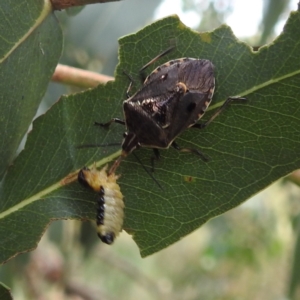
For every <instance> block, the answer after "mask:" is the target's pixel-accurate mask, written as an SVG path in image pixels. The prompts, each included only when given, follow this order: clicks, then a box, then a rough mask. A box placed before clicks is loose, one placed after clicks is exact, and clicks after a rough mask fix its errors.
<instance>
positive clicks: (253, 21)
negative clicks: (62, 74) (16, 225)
mask: <svg viewBox="0 0 300 300" xmlns="http://www.w3.org/2000/svg"><path fill="white" fill-rule="evenodd" d="M296 9H297V1H295V0H293V1H291V0H277V1H272V0H253V1H238V0H235V1H234V0H164V1H163V0H162V1H160V0H152V1H149V0H128V1H120V2H112V3H106V4H98V5H89V6H87V7H84V8H83V9H72V10H68V11H65V12H58V13H56V15H57V17H58V18H59V20H60V23H61V26H62V28H63V31H64V36H65V47H64V52H63V56H62V58H61V61H60V62H61V63H62V64H66V65H71V66H75V67H79V68H83V69H88V70H92V71H96V72H99V73H102V74H106V75H111V76H113V75H114V69H115V67H116V65H117V63H118V38H119V37H121V36H124V35H126V34H130V33H134V32H136V31H137V30H139V29H141V28H142V27H144V26H145V25H147V24H149V23H151V22H152V21H154V20H156V19H158V18H162V17H164V16H167V15H170V14H174V13H176V14H177V15H179V17H180V18H181V20H182V22H183V23H185V24H186V25H187V26H190V27H192V28H193V29H195V30H198V31H210V30H213V29H214V28H216V27H218V26H219V25H221V24H223V23H227V24H228V25H229V26H231V27H232V29H233V31H234V33H235V34H236V35H237V37H238V38H240V39H241V40H242V41H245V42H247V43H248V44H249V45H251V46H253V47H259V46H262V45H264V44H266V43H268V42H271V41H272V40H273V39H274V38H275V37H276V36H277V35H278V34H279V33H280V32H281V31H282V28H283V26H284V22H285V20H286V19H287V18H288V15H289V13H290V11H291V10H296ZM149 46H150V45H145V47H149ZM77 91H78V90H77V89H76V88H74V87H68V86H63V85H60V84H57V83H50V84H49V88H48V91H47V93H46V95H45V97H44V101H43V103H42V104H41V107H40V109H39V114H41V113H43V112H45V110H47V108H49V107H50V106H51V105H52V104H53V103H54V102H55V101H57V99H59V97H60V95H62V94H68V93H74V92H77ZM92 121H93V120H92ZM299 177H300V176H299ZM299 177H298V178H299ZM295 178H296V180H297V176H295ZM125 201H126V199H125ZM299 220H300V201H299V186H298V185H297V184H295V183H293V182H292V181H291V178H286V179H282V180H280V181H279V182H276V183H275V184H273V185H272V186H271V187H269V188H268V189H267V190H265V191H263V192H261V193H260V194H258V195H256V196H255V197H253V198H252V199H250V200H249V201H247V202H246V203H245V204H244V205H242V206H240V207H238V208H236V209H233V210H232V211H230V212H228V213H226V214H224V215H222V216H220V217H218V218H216V219H214V220H211V221H210V222H209V223H207V224H206V225H204V226H202V227H201V228H200V229H198V230H197V231H195V232H194V233H192V234H190V235H189V236H188V237H186V238H184V239H182V240H181V241H180V242H177V243H176V244H174V245H172V246H170V247H169V248H167V249H165V250H163V251H161V252H159V253H157V254H154V255H152V256H150V257H147V258H145V259H142V258H141V257H140V255H139V251H138V248H137V246H136V245H135V244H134V242H133V240H132V239H131V237H130V236H129V235H127V234H126V233H125V232H122V233H121V235H120V237H119V238H118V239H117V240H116V242H115V244H114V245H113V246H107V245H104V244H102V243H101V242H100V240H98V238H97V237H96V233H95V229H94V228H93V224H91V223H89V222H79V221H56V222H53V223H52V224H51V225H50V226H49V228H48V230H47V231H46V233H45V235H44V236H43V238H42V241H41V242H40V243H39V246H38V248H37V249H36V250H35V251H33V252H31V253H29V254H22V255H20V256H18V257H17V258H15V259H12V260H11V261H9V262H8V263H7V264H6V265H4V266H3V267H1V268H0V280H1V281H2V282H4V283H5V284H7V285H8V286H10V287H11V288H12V294H13V296H14V299H18V300H21V299H91V300H93V299H108V300H113V299H146V300H147V299H149V300H150V299H187V300H192V299H206V300H210V299H225V300H226V299H231V300H232V299H245V300H248V299H249V300H250V299H251V300H255V299H264V300H268V299H270V300H274V299H275V300H276V299H300V271H299V270H300V242H299V240H300V239H299V236H300V222H299Z"/></svg>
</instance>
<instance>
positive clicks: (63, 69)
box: [52, 64, 114, 88]
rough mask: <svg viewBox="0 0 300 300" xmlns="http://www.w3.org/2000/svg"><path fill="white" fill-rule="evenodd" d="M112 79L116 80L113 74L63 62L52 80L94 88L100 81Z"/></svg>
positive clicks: (58, 66)
mask: <svg viewBox="0 0 300 300" xmlns="http://www.w3.org/2000/svg"><path fill="white" fill-rule="evenodd" d="M111 80H114V78H113V77H111V76H107V75H101V74H98V73H95V72H91V71H86V70H82V69H78V68H73V67H69V66H65V65H61V64H58V65H57V67H56V69H55V71H54V74H53V75H52V81H55V82H60V83H64V84H69V85H74V86H77V87H81V88H93V87H96V86H97V85H98V84H99V83H106V82H107V81H111Z"/></svg>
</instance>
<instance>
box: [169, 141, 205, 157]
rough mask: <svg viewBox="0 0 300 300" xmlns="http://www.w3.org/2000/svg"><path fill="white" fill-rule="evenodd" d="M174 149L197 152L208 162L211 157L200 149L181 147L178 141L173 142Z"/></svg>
mask: <svg viewBox="0 0 300 300" xmlns="http://www.w3.org/2000/svg"><path fill="white" fill-rule="evenodd" d="M171 146H172V147H173V148H174V149H176V150H178V151H180V152H190V153H194V154H197V155H199V156H200V157H201V159H202V160H203V161H205V162H207V161H208V160H209V159H208V158H207V157H206V156H205V155H204V154H203V153H202V152H201V151H200V150H198V149H193V148H181V147H180V146H179V145H178V144H177V143H176V142H173V143H172V145H171Z"/></svg>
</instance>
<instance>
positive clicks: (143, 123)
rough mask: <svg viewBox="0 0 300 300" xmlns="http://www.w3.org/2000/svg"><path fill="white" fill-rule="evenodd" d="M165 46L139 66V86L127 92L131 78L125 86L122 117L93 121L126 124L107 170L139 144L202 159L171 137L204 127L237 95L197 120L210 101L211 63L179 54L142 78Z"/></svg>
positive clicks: (212, 84)
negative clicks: (118, 153)
mask: <svg viewBox="0 0 300 300" xmlns="http://www.w3.org/2000/svg"><path fill="white" fill-rule="evenodd" d="M172 49H173V47H172V48H169V49H167V50H166V51H164V52H163V53H161V54H160V55H158V56H157V57H155V58H154V59H152V60H151V61H150V62H149V63H148V64H146V65H145V66H144V67H143V68H142V69H141V70H140V77H141V79H142V83H143V85H142V87H141V88H140V89H139V90H138V91H137V92H136V93H135V94H134V95H133V96H130V95H129V91H130V89H131V86H132V83H133V80H132V79H131V77H130V76H129V75H128V77H129V78H130V80H131V82H130V84H129V87H128V89H127V97H128V99H127V100H125V101H124V102H123V113H124V118H125V121H123V120H120V119H117V118H114V119H111V120H110V121H109V122H107V123H96V124H97V125H101V126H104V127H108V126H109V125H110V124H111V123H113V122H115V123H119V124H122V125H125V126H126V129H127V131H126V132H125V133H124V140H123V143H122V153H121V156H120V157H119V158H118V159H117V160H116V161H115V163H114V164H113V166H112V167H111V169H110V171H109V173H113V172H115V170H116V168H117V167H118V165H119V164H120V162H121V160H122V159H123V158H124V157H126V156H127V155H128V154H130V153H131V152H132V151H134V150H135V149H137V148H139V147H147V148H153V150H154V154H155V156H156V157H159V151H158V149H166V148H169V147H170V146H172V147H174V148H175V149H177V150H179V151H182V152H193V153H196V154H198V155H200V156H201V157H202V158H203V159H204V160H207V158H206V157H205V156H204V155H203V154H202V153H201V152H200V151H199V150H197V149H192V148H181V147H180V146H179V145H178V144H177V143H176V142H175V139H176V137H178V136H179V135H180V134H181V133H182V132H183V131H184V130H186V129H187V128H190V127H194V128H204V127H205V126H207V125H208V124H209V123H210V122H211V121H212V120H213V119H214V118H215V117H216V116H217V115H219V114H220V112H221V111H222V110H223V109H224V108H225V107H226V106H227V104H228V103H229V102H231V101H232V100H236V99H240V100H245V98H241V97H230V98H228V99H227V100H226V101H225V102H224V104H223V105H222V106H221V107H220V108H219V110H218V111H217V112H216V113H215V114H214V115H213V116H212V117H211V118H210V119H209V120H208V121H207V122H205V123H203V124H200V123H197V122H198V120H199V119H200V118H201V117H202V116H203V115H204V113H205V111H206V109H207V108H208V106H209V104H210V103H211V100H212V97H213V93H214V89H215V77H214V66H213V64H212V62H211V61H209V60H207V59H195V58H179V59H175V60H170V61H168V62H166V63H165V64H163V65H161V66H159V67H158V68H156V69H155V70H154V71H152V73H151V74H150V75H149V76H147V77H146V78H145V77H144V76H143V74H144V70H145V69H146V68H147V67H148V66H149V65H150V64H152V63H153V62H154V61H156V60H157V59H158V58H160V57H162V56H163V55H165V54H167V53H169V52H170V51H171V50H172Z"/></svg>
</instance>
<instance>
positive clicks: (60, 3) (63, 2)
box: [51, 0, 120, 10]
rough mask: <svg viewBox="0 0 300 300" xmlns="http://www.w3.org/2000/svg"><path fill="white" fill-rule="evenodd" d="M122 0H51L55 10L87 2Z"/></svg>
mask: <svg viewBox="0 0 300 300" xmlns="http://www.w3.org/2000/svg"><path fill="white" fill-rule="evenodd" d="M115 1H120V0H51V2H52V7H53V9H54V10H61V9H66V8H69V7H73V6H82V5H87V4H95V3H105V2H115Z"/></svg>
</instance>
